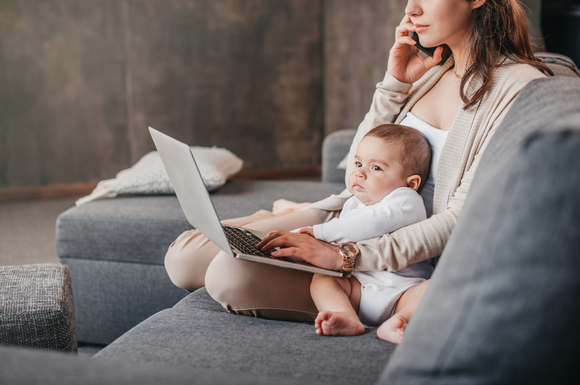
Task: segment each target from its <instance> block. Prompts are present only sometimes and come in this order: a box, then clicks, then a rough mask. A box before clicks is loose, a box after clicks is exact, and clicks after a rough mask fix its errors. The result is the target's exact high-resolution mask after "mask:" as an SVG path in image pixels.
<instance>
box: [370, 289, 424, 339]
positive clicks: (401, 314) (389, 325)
mask: <svg viewBox="0 0 580 385" xmlns="http://www.w3.org/2000/svg"><path fill="white" fill-rule="evenodd" d="M428 285H429V281H423V282H421V283H420V284H418V285H415V286H413V287H410V288H409V289H407V291H405V292H404V293H403V295H402V296H401V298H400V299H399V302H398V303H397V307H396V308H395V314H393V316H392V317H391V318H389V319H388V320H386V321H385V322H383V324H382V325H381V326H380V327H379V328H378V329H377V336H378V337H379V338H380V339H383V340H385V341H389V342H392V343H394V344H400V343H401V341H402V340H403V335H404V334H405V329H406V328H407V323H408V322H409V320H410V319H411V316H412V315H413V313H414V312H415V309H417V306H418V305H419V302H421V298H423V294H425V290H426V289H427V286H428Z"/></svg>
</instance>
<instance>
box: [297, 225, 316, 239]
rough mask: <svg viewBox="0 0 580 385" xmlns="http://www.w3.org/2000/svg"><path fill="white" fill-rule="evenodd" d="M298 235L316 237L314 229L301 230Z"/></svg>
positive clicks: (305, 228)
mask: <svg viewBox="0 0 580 385" xmlns="http://www.w3.org/2000/svg"><path fill="white" fill-rule="evenodd" d="M298 234H308V235H310V236H311V237H314V230H313V229H312V227H303V228H301V229H300V230H298Z"/></svg>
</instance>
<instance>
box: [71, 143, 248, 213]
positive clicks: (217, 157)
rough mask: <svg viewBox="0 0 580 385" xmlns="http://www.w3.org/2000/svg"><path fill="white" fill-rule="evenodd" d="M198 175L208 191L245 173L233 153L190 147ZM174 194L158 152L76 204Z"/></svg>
mask: <svg viewBox="0 0 580 385" xmlns="http://www.w3.org/2000/svg"><path fill="white" fill-rule="evenodd" d="M191 151H192V152H193V156H194V157H195V161H196V163H197V166H198V168H199V172H200V173H201V176H202V178H203V181H204V183H205V185H206V187H207V189H208V191H214V190H217V189H218V188H220V187H221V186H223V185H224V184H225V183H226V181H227V180H228V178H229V177H231V176H232V175H234V174H236V173H237V172H239V171H240V170H241V169H242V166H243V163H244V162H243V161H242V160H241V159H240V158H238V157H237V156H236V155H234V154H233V153H232V152H231V151H229V150H226V149H224V148H217V147H191ZM161 194H174V190H173V186H172V185H171V181H170V180H169V176H168V175H167V172H166V171H165V167H164V166H163V163H162V162H161V158H160V156H159V154H158V153H157V151H152V152H150V153H148V154H146V155H145V156H143V157H142V158H141V159H140V160H139V161H138V162H137V163H135V165H133V167H131V168H129V169H126V170H123V171H121V172H119V173H118V174H117V177H116V178H115V179H108V180H104V181H101V182H100V183H99V184H98V185H97V187H96V188H95V190H94V191H93V192H92V193H91V194H90V195H89V196H86V197H84V198H81V199H79V200H78V201H77V202H76V204H77V206H78V205H81V204H83V203H87V202H90V201H93V200H96V199H100V198H114V197H116V196H117V195H161Z"/></svg>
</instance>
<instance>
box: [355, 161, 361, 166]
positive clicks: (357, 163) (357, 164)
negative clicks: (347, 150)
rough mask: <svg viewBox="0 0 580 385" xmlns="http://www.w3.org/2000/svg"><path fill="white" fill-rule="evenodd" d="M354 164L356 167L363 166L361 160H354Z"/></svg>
mask: <svg viewBox="0 0 580 385" xmlns="http://www.w3.org/2000/svg"><path fill="white" fill-rule="evenodd" d="M354 166H355V167H362V163H361V162H354Z"/></svg>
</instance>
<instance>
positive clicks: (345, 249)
mask: <svg viewBox="0 0 580 385" xmlns="http://www.w3.org/2000/svg"><path fill="white" fill-rule="evenodd" d="M340 250H341V251H342V254H343V255H344V256H345V257H348V258H353V257H356V255H357V254H358V247H357V246H356V244H354V243H350V242H347V243H343V244H342V245H340Z"/></svg>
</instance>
